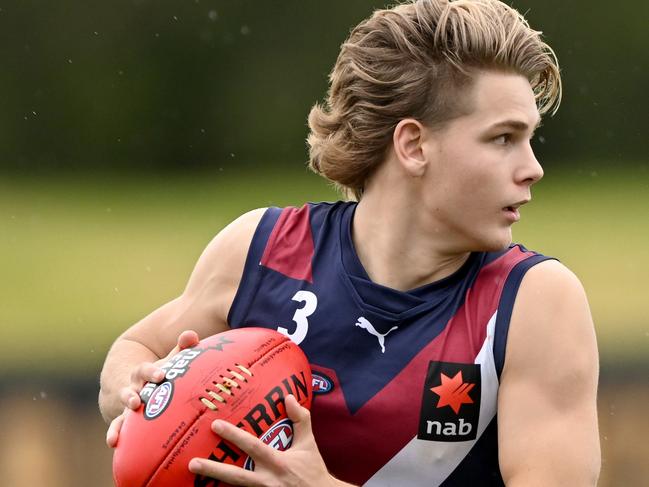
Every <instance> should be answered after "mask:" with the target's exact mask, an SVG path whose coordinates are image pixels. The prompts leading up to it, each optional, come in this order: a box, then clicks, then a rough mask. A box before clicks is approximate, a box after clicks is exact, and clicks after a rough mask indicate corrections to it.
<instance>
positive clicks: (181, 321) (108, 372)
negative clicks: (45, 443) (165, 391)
mask: <svg viewBox="0 0 649 487" xmlns="http://www.w3.org/2000/svg"><path fill="white" fill-rule="evenodd" d="M264 211H265V210H264V209H258V210H253V211H251V212H248V213H246V214H244V215H242V216H241V217H239V218H238V219H236V220H235V221H234V222H232V223H231V224H230V225H228V226H227V227H225V228H224V229H223V230H222V231H221V232H220V233H219V234H218V235H217V236H216V237H215V238H214V239H213V240H212V241H211V242H210V244H209V245H208V246H207V247H206V249H205V251H204V252H203V254H202V255H201V257H200V258H199V260H198V262H197V264H196V267H195V268H194V271H193V272H192V275H191V277H190V279H189V282H188V284H187V286H186V288H185V290H184V291H183V293H182V295H181V296H179V297H178V298H176V299H174V300H172V301H170V302H168V303H166V304H165V305H163V306H161V307H160V308H158V309H157V310H155V311H153V312H152V313H151V314H149V315H148V316H146V317H145V318H144V319H142V320H141V321H139V322H137V323H136V324H134V325H133V326H131V327H130V328H129V329H128V330H126V331H125V332H124V333H123V334H122V335H121V336H120V337H119V338H117V340H116V341H115V343H114V344H113V346H112V347H111V349H110V351H109V353H108V355H107V357H106V361H105V363H104V367H103V370H102V373H101V390H100V393H99V407H100V410H101V412H102V415H103V416H104V419H106V420H107V421H110V420H113V419H114V418H116V417H117V416H118V415H120V414H121V413H122V411H123V410H124V408H125V407H129V408H131V409H135V408H137V407H138V406H139V404H140V403H139V396H138V394H137V392H138V391H139V389H140V388H141V387H142V385H143V384H144V382H146V381H155V382H157V381H159V380H161V379H162V370H161V369H160V368H159V365H161V363H156V362H159V361H161V360H162V359H163V357H166V356H167V355H168V354H169V353H170V351H171V352H172V353H173V352H175V351H177V349H182V348H186V347H188V346H192V345H194V344H195V343H196V342H197V340H198V339H199V338H202V337H206V336H209V335H212V334H214V333H218V332H220V331H224V330H226V329H227V314H228V311H229V308H230V304H231V303H232V300H233V299H234V295H235V293H236V290H237V287H238V285H239V279H240V277H241V273H242V271H243V266H244V263H245V258H246V254H247V251H248V247H249V246H250V242H251V240H252V236H253V234H254V231H255V229H256V227H257V224H258V223H259V220H260V219H261V217H262V215H263V213H264ZM187 330H193V332H186V331H187ZM183 332H186V333H183ZM174 347H176V348H174Z"/></svg>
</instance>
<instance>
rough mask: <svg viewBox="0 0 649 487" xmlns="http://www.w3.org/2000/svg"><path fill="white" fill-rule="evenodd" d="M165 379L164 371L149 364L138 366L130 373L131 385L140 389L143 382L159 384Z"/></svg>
mask: <svg viewBox="0 0 649 487" xmlns="http://www.w3.org/2000/svg"><path fill="white" fill-rule="evenodd" d="M164 377H165V373H164V370H162V369H161V368H160V367H158V366H157V365H156V364H154V363H151V362H144V363H141V364H140V365H138V366H137V367H135V368H134V369H133V371H132V372H131V385H132V386H134V387H142V385H143V384H144V383H145V382H161V381H162V380H163V379H164Z"/></svg>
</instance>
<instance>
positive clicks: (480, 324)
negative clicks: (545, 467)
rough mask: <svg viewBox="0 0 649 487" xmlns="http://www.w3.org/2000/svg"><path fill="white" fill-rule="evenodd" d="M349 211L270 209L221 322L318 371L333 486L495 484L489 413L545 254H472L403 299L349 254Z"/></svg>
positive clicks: (318, 430) (316, 419)
mask: <svg viewBox="0 0 649 487" xmlns="http://www.w3.org/2000/svg"><path fill="white" fill-rule="evenodd" d="M355 208H356V204H355V203H350V202H338V203H317V204H308V205H305V206H303V207H302V208H299V209H298V208H292V207H289V208H284V209H280V208H269V209H268V210H267V211H266V212H265V214H264V216H263V217H262V219H261V221H260V223H259V225H258V227H257V230H256V232H255V235H254V237H253V240H252V243H251V246H250V250H249V252H248V257H247V260H246V264H245V268H244V272H243V276H242V279H241V283H240V286H239V289H238V291H237V294H236V296H235V299H234V302H233V304H232V307H231V309H230V313H229V316H228V322H229V325H230V326H231V327H232V328H238V327H245V326H262V327H267V328H272V329H278V330H280V331H281V332H283V333H285V334H287V335H289V336H291V337H292V338H293V340H295V341H296V342H298V343H299V344H300V346H301V347H302V349H303V350H304V352H305V353H306V355H307V357H308V358H309V362H310V363H311V366H312V369H313V374H314V380H313V383H314V384H313V385H314V393H315V394H314V402H313V407H312V421H313V431H314V435H315V438H316V441H317V443H318V447H319V448H320V451H321V453H322V456H323V458H324V460H325V463H326V465H327V467H328V468H329V470H330V472H331V473H332V474H333V475H334V476H336V477H337V478H339V479H341V480H344V481H347V482H351V483H353V484H355V485H367V486H392V485H394V486H399V487H406V486H469V485H476V486H477V485H480V486H482V485H485V486H490V485H503V481H502V477H501V475H500V470H499V468H498V444H497V425H496V404H497V395H498V384H499V376H500V372H501V371H502V367H503V363H504V358H505V344H506V341H507V331H508V327H509V320H510V317H511V312H512V308H513V304H514V300H515V298H516V293H517V291H518V287H519V285H520V282H521V280H522V278H523V276H524V275H525V272H526V271H527V270H528V269H530V268H531V267H532V266H533V265H535V264H537V263H539V262H542V261H544V260H546V259H548V257H545V256H543V255H540V254H537V253H534V252H531V251H528V250H526V249H525V248H523V247H522V246H520V245H512V246H511V247H510V248H508V249H506V250H503V251H501V252H475V253H472V254H471V256H470V257H469V259H468V260H467V261H466V263H465V264H464V265H463V266H462V267H461V268H460V269H459V270H458V271H457V272H455V273H454V274H452V275H451V276H449V277H447V278H445V279H442V280H440V281H437V282H434V283H431V284H427V285H425V286H422V287H419V288H416V289H413V290H410V291H407V292H401V291H396V290H394V289H390V288H387V287H385V286H381V285H379V284H376V283H374V282H372V281H371V280H370V278H369V277H368V275H367V273H366V272H365V270H364V269H363V266H362V264H361V262H360V260H359V258H358V256H357V255H356V253H355V250H354V246H353V244H352V239H351V222H352V217H353V214H354V210H355Z"/></svg>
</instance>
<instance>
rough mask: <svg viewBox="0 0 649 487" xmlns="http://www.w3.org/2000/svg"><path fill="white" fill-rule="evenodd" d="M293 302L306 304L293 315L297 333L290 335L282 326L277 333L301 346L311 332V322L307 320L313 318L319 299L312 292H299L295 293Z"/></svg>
mask: <svg viewBox="0 0 649 487" xmlns="http://www.w3.org/2000/svg"><path fill="white" fill-rule="evenodd" d="M293 301H297V302H298V303H304V306H302V307H301V308H298V309H296V310H295V314H294V315H293V321H294V322H295V332H293V333H289V331H288V330H287V329H286V328H284V327H282V326H279V327H277V331H278V332H280V333H282V334H283V335H286V336H287V337H289V338H290V339H291V340H293V341H294V342H295V343H296V344H298V345H299V344H300V343H302V340H304V339H305V338H306V334H307V332H308V331H309V321H308V320H307V318H308V317H309V316H311V315H312V314H313V312H314V311H315V309H316V308H317V307H318V298H317V296H316V295H315V294H313V293H312V292H311V291H298V292H296V293H295V296H293Z"/></svg>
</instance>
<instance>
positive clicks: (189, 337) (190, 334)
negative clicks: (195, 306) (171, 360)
mask: <svg viewBox="0 0 649 487" xmlns="http://www.w3.org/2000/svg"><path fill="white" fill-rule="evenodd" d="M199 341H200V339H199V337H198V333H196V332H195V331H194V330H186V331H183V332H182V333H181V334H180V335H179V336H178V349H179V350H184V349H186V348H191V347H194V346H196V345H198V342H199Z"/></svg>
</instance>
